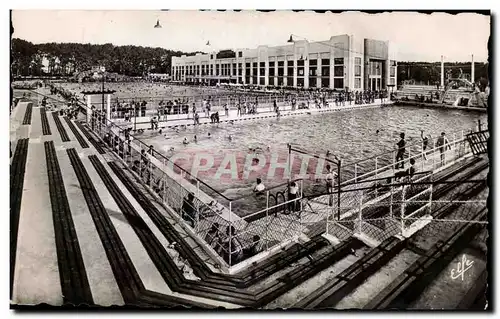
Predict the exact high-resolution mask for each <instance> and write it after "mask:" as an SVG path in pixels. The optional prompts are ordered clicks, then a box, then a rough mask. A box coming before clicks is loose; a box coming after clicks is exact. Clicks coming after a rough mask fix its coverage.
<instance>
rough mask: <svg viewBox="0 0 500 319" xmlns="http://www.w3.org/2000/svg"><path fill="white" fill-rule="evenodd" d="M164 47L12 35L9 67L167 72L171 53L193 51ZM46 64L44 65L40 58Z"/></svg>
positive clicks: (24, 72) (19, 71)
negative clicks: (28, 38)
mask: <svg viewBox="0 0 500 319" xmlns="http://www.w3.org/2000/svg"><path fill="white" fill-rule="evenodd" d="M195 53H196V52H191V53H185V52H181V51H173V50H167V49H163V48H150V47H141V46H135V45H124V46H116V45H113V44H110V43H107V44H90V43H87V44H82V43H42V44H33V43H31V42H29V41H25V40H22V39H17V38H14V39H12V41H11V71H12V74H13V75H14V76H30V75H32V76H42V75H57V76H68V75H73V74H75V72H82V71H87V70H90V69H91V68H92V67H95V66H104V67H105V68H106V71H107V72H113V73H118V74H123V75H127V76H143V75H145V74H147V73H149V72H151V73H170V70H171V67H170V66H171V62H172V56H181V55H183V54H186V55H194V54H195ZM44 60H45V61H46V64H47V63H48V65H46V68H45V70H44V68H43V63H42V62H43V61H44Z"/></svg>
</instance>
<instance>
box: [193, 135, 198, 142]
mask: <svg viewBox="0 0 500 319" xmlns="http://www.w3.org/2000/svg"><path fill="white" fill-rule="evenodd" d="M193 140H194V142H195V143H198V138H197V137H196V135H195V136H194V139H193Z"/></svg>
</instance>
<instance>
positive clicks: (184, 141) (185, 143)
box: [182, 137, 189, 145]
mask: <svg viewBox="0 0 500 319" xmlns="http://www.w3.org/2000/svg"><path fill="white" fill-rule="evenodd" d="M182 144H184V145H187V144H189V141H188V139H187V137H185V138H184V140H183V141H182Z"/></svg>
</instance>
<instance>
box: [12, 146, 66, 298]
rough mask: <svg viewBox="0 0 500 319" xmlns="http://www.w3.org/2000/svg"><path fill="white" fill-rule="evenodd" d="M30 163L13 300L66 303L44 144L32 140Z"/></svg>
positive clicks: (22, 206) (20, 217)
mask: <svg viewBox="0 0 500 319" xmlns="http://www.w3.org/2000/svg"><path fill="white" fill-rule="evenodd" d="M26 165H27V166H26V173H25V181H24V190H23V198H25V199H26V200H23V201H22V203H21V212H20V216H19V232H18V238H17V252H16V264H15V271H14V288H13V296H12V302H13V303H17V304H28V305H29V304H39V303H47V304H49V305H62V304H63V295H62V291H61V283H60V279H59V269H58V264H57V250H56V245H55V239H54V238H55V235H54V225H53V222H52V207H51V203H50V195H49V181H48V177H47V169H46V163H45V149H44V145H43V144H41V143H30V145H29V150H28V159H27V163H26Z"/></svg>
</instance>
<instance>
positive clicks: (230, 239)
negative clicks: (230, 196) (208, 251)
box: [228, 202, 233, 268]
mask: <svg viewBox="0 0 500 319" xmlns="http://www.w3.org/2000/svg"><path fill="white" fill-rule="evenodd" d="M231 206H232V203H231V202H229V218H228V219H229V246H228V250H229V251H228V253H229V268H231V266H232V265H231V242H232V241H233V231H232V228H233V227H232V226H233V223H231V215H232V213H231V208H232V207H231Z"/></svg>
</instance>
